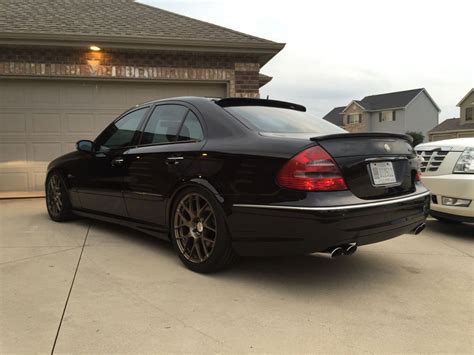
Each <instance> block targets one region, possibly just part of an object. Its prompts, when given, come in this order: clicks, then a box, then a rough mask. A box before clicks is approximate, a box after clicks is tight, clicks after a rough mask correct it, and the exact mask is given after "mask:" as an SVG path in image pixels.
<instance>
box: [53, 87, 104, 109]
mask: <svg viewBox="0 0 474 355" xmlns="http://www.w3.org/2000/svg"><path fill="white" fill-rule="evenodd" d="M96 86H97V85H96V84H93V83H81V82H77V83H73V84H71V85H69V86H67V87H65V88H64V90H61V96H60V102H61V106H63V107H65V108H73V107H78V108H84V106H86V107H87V105H94V104H95V101H96V99H95V96H96Z"/></svg>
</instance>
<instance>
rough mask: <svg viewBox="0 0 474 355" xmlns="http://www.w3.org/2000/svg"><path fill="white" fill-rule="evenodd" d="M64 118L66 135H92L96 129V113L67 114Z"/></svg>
mask: <svg viewBox="0 0 474 355" xmlns="http://www.w3.org/2000/svg"><path fill="white" fill-rule="evenodd" d="M64 116H65V117H64V118H65V125H64V128H65V132H64V133H84V134H91V133H92V129H93V127H94V123H93V122H94V113H92V112H84V113H66V114H65V115H64Z"/></svg>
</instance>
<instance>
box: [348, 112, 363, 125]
mask: <svg viewBox="0 0 474 355" xmlns="http://www.w3.org/2000/svg"><path fill="white" fill-rule="evenodd" d="M361 122H362V115H361V114H360V113H351V114H349V115H348V116H347V123H361Z"/></svg>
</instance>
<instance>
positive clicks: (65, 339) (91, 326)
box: [0, 199, 474, 353]
mask: <svg viewBox="0 0 474 355" xmlns="http://www.w3.org/2000/svg"><path fill="white" fill-rule="evenodd" d="M0 217H1V221H0V223H1V225H0V226H1V230H0V231H1V237H0V287H1V290H0V314H1V316H0V331H1V335H0V336H1V338H0V353H20V352H27V353H31V352H40V353H51V352H52V350H54V352H57V353H66V352H68V353H70V352H82V353H105V352H109V353H110V352H122V353H132V352H133V353H137V352H155V353H171V352H186V353H209V352H228V353H261V352H276V353H314V352H324V353H328V352H331V353H333V352H344V353H349V352H351V353H360V352H398V353H405V352H449V353H471V352H473V350H474V348H473V340H472V339H473V337H472V335H473V334H474V319H473V315H474V303H473V302H474V283H473V278H474V277H473V276H474V262H473V255H474V225H443V224H441V223H438V222H436V221H432V220H430V221H429V222H428V228H427V230H426V231H425V232H423V233H422V234H421V235H419V236H416V237H415V236H408V235H406V236H402V237H400V238H396V239H393V240H390V241H387V242H384V243H380V244H376V245H373V246H368V247H364V248H361V249H360V250H359V251H358V252H357V253H356V254H355V255H354V256H352V257H343V258H339V259H335V260H330V259H327V258H324V257H321V256H318V255H311V256H306V257H298V258H265V259H257V258H256V259H247V260H243V261H242V262H241V263H240V264H238V265H236V266H235V267H234V268H233V269H232V270H228V271H225V272H222V273H219V274H216V275H208V276H204V275H199V274H195V273H192V272H190V271H188V270H186V269H185V268H184V267H183V266H182V265H181V263H180V262H179V260H178V258H177V257H176V256H175V254H174V252H173V250H172V247H171V245H170V244H168V243H165V242H161V241H159V240H156V239H153V238H151V237H148V236H146V235H144V234H141V233H138V232H134V231H131V230H128V229H125V228H122V227H116V226H112V225H108V224H105V223H100V222H95V221H89V220H85V219H82V220H77V221H73V222H68V223H55V222H52V221H50V220H49V218H48V216H47V214H46V209H45V207H44V200H43V199H31V200H2V201H0Z"/></svg>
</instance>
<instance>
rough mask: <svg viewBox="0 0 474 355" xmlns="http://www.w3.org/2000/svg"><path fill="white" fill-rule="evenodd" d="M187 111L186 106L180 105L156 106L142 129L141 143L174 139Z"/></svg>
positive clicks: (164, 141)
mask: <svg viewBox="0 0 474 355" xmlns="http://www.w3.org/2000/svg"><path fill="white" fill-rule="evenodd" d="M187 111H188V108H187V107H184V106H180V105H160V106H156V107H155V109H154V110H153V113H152V114H151V116H150V119H149V120H148V123H147V124H146V127H145V130H144V131H143V136H142V141H141V144H152V143H167V142H174V141H176V135H177V133H178V129H179V126H180V125H181V122H182V121H183V118H184V115H185V114H186V112H187Z"/></svg>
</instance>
